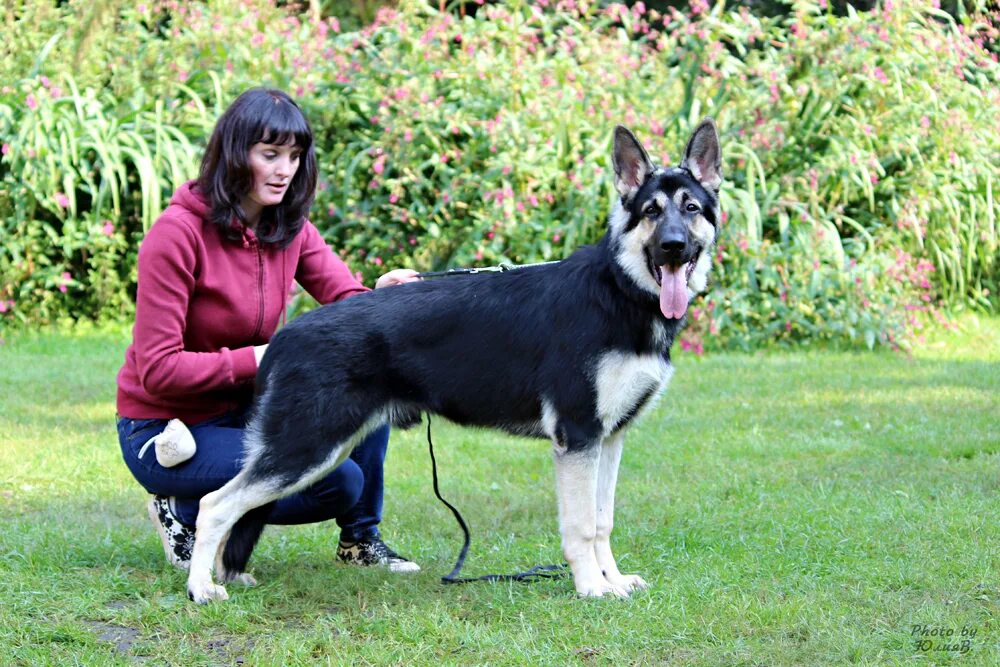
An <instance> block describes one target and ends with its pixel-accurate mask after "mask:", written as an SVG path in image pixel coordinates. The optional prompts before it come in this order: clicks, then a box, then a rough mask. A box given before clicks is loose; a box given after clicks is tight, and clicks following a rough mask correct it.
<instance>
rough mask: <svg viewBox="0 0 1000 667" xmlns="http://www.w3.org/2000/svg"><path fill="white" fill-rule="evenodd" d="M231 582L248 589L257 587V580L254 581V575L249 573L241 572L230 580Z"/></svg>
mask: <svg viewBox="0 0 1000 667" xmlns="http://www.w3.org/2000/svg"><path fill="white" fill-rule="evenodd" d="M230 581H235V582H236V583H239V584H243V585H244V586H246V587H248V588H249V587H252V586H256V585H257V580H256V579H254V577H253V575H252V574H250V573H249V572H240V573H239V574H237V575H236V576H235V577H233V578H232V579H230Z"/></svg>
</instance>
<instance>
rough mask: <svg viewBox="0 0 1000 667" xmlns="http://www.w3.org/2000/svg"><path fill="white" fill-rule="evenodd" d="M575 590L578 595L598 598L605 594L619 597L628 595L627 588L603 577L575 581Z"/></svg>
mask: <svg viewBox="0 0 1000 667" xmlns="http://www.w3.org/2000/svg"><path fill="white" fill-rule="evenodd" d="M576 592H577V594H578V595H579V596H580V597H584V598H600V597H604V596H605V595H614V596H615V597H619V598H627V597H628V590H626V589H625V588H623V587H621V586H616V585H614V584H612V583H611V582H610V581H608V580H607V579H605V578H603V577H602V578H601V579H600V580H598V581H593V582H582V581H578V582H576Z"/></svg>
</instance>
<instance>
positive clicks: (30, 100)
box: [24, 93, 38, 111]
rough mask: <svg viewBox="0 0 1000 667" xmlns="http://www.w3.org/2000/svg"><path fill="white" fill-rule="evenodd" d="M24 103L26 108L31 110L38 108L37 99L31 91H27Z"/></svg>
mask: <svg viewBox="0 0 1000 667" xmlns="http://www.w3.org/2000/svg"><path fill="white" fill-rule="evenodd" d="M24 103H25V104H27V105H28V108H29V109H31V110H32V111H34V110H35V109H37V108H38V100H36V99H35V96H34V95H32V94H31V93H28V96H27V97H26V98H25V99H24Z"/></svg>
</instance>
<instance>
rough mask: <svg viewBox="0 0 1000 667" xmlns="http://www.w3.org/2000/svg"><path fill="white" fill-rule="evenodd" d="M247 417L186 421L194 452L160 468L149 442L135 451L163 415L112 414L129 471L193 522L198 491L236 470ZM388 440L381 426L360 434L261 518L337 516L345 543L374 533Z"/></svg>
mask: <svg viewBox="0 0 1000 667" xmlns="http://www.w3.org/2000/svg"><path fill="white" fill-rule="evenodd" d="M246 418H247V413H246V412H245V411H237V412H230V413H226V414H224V415H220V416H218V417H213V418H212V419H208V420H206V421H203V422H199V423H197V424H190V425H188V428H189V429H190V431H191V435H192V436H194V441H195V443H196V444H197V446H198V449H197V452H196V453H195V455H194V456H193V457H191V458H190V459H188V460H187V461H185V462H184V463H181V464H180V465H177V466H174V467H172V468H164V467H163V466H161V465H160V464H159V463H158V462H157V461H156V454H155V452H154V448H153V447H152V446H150V447H149V448H148V449H147V450H146V452H145V454H144V455H143V457H142V458H139V450H140V449H142V446H143V445H144V444H145V443H146V441H147V440H149V439H150V438H152V437H153V436H154V435H156V434H158V433H160V432H162V431H163V429H164V428H165V427H166V425H167V420H166V419H129V418H127V417H122V418H120V419H119V420H118V441H119V443H120V444H121V448H122V457H123V458H124V459H125V464H126V465H127V466H128V468H129V470H130V471H131V472H132V476H133V477H135V478H136V480H137V481H138V482H139V483H140V484H141V485H142V486H143V488H145V489H146V490H147V491H149V492H150V493H153V494H156V495H160V496H174V497H175V498H176V500H175V502H174V510H175V511H176V513H177V518H178V519H180V521H181V522H182V523H184V524H187V525H189V526H194V525H195V521H196V519H197V517H198V503H199V501H200V500H201V497H202V496H204V495H205V494H207V493H210V492H212V491H215V490H216V489H218V488H220V487H222V486H223V485H224V484H225V483H226V482H228V481H229V480H231V479H232V478H233V477H235V476H236V474H237V473H238V472H239V471H240V467H241V466H240V462H241V460H242V457H243V429H244V427H245V425H246ZM388 444H389V426H388V424H387V425H385V426H382V427H380V428H378V429H376V430H375V431H374V432H373V433H372V434H371V435H369V436H368V437H367V438H365V439H364V440H362V441H361V444H359V445H358V446H357V447H355V448H354V451H353V452H351V456H350V458H349V459H347V460H345V461H344V462H343V463H341V464H340V465H339V466H337V468H335V469H334V470H333V471H332V472H330V473H329V474H328V475H327V476H326V477H324V478H322V479H321V480H319V481H318V482H316V483H314V484H313V485H312V486H309V487H307V488H305V489H303V490H301V491H299V492H298V493H293V494H292V495H290V496H286V497H284V498H281V499H279V500H278V501H276V502H275V504H274V507H273V509H272V510H271V513H270V514H269V515H268V519H267V522H268V523H273V524H284V525H292V524H303V523H315V522H317V521H326V520H328V519H336V520H337V524H338V525H339V526H340V539H341V540H343V541H345V542H357V541H359V540H367V539H372V538H375V537H378V535H379V530H378V525H379V522H381V520H382V491H383V475H382V465H383V463H384V461H385V452H386V448H387V447H388Z"/></svg>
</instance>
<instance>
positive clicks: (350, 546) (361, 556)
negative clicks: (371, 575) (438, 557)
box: [337, 537, 420, 572]
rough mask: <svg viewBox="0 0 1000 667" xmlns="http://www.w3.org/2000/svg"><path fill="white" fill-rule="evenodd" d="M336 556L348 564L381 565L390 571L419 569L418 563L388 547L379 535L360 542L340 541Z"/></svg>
mask: <svg viewBox="0 0 1000 667" xmlns="http://www.w3.org/2000/svg"><path fill="white" fill-rule="evenodd" d="M337 557H338V558H339V559H340V560H342V561H344V562H345V563H349V564H350V565H382V566H384V567H388V568H389V571H390V572H419V571H420V566H419V565H417V564H416V563H414V562H413V561H412V560H408V559H406V558H403V557H402V556H400V555H399V554H398V553H396V552H395V551H393V550H392V549H390V548H389V547H388V546H386V543H385V542H383V541H382V538H380V537H376V538H374V539H372V540H362V541H360V542H343V541H342V542H341V543H340V544H339V545H337Z"/></svg>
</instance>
